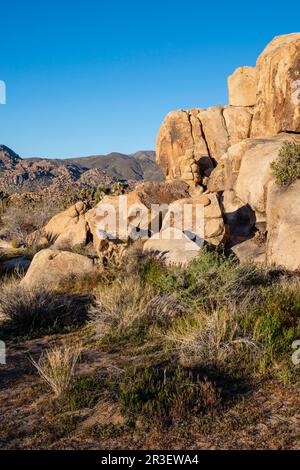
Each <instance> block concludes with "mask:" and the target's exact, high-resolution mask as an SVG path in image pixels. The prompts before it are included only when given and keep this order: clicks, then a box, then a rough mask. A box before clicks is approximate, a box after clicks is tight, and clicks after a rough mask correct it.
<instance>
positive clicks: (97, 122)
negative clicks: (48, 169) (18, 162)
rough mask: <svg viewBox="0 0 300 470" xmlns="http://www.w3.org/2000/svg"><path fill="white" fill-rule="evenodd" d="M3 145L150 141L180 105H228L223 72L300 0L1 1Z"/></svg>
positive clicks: (282, 24)
mask: <svg viewBox="0 0 300 470" xmlns="http://www.w3.org/2000/svg"><path fill="white" fill-rule="evenodd" d="M0 15H1V44H0V55H1V60H0V80H4V81H5V82H6V85H7V104H6V105H3V106H0V143H3V144H6V145H8V146H9V147H11V148H13V149H14V150H15V151H16V152H17V153H19V154H20V155H21V156H48V157H59V156H81V155H89V154H97V153H108V152H111V151H120V152H125V153H126V152H133V151H136V150H139V149H154V147H155V139H156V134H157V131H158V128H159V126H160V124H161V121H162V120H163V118H164V116H165V115H166V113H167V112H169V111H170V110H172V109H179V108H190V107H207V106H212V105H217V104H225V103H226V102H227V84H226V78H227V76H228V75H229V74H231V73H232V72H233V70H234V69H235V68H236V67H238V66H241V65H254V64H255V60H256V58H257V56H258V54H259V53H260V52H261V50H262V49H263V48H264V46H265V45H266V44H267V43H268V42H269V41H270V40H271V39H272V38H273V37H274V36H275V35H278V34H285V33H289V32H297V31H299V30H300V23H299V18H300V2H299V0H298V1H294V0H289V1H288V2H286V3H284V2H282V0H281V1H280V2H276V1H265V0H260V1H256V0H254V1H251V2H250V1H245V2H243V1H238V2H225V1H222V2H221V1H209V0H205V1H201V0H190V1H183V0H181V1H178V0H161V1H157V0H140V1H131V0H127V1H125V0H123V1H120V0H115V1H112V0H111V1H110V2H109V1H101V0H98V1H96V0H84V1H83V0H73V1H72V2H71V1H67V0H61V1H57V0H51V1H50V0H49V1H41V0H40V1H37V0H36V1H34V0H29V1H26V0H22V1H16V0H15V1H13V2H12V1H3V0H0Z"/></svg>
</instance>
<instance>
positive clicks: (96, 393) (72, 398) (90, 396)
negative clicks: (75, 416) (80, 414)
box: [68, 376, 103, 410]
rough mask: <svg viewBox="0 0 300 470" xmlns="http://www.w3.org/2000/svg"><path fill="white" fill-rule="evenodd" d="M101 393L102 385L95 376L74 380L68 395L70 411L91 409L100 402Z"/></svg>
mask: <svg viewBox="0 0 300 470" xmlns="http://www.w3.org/2000/svg"><path fill="white" fill-rule="evenodd" d="M102 391H103V384H102V383H101V381H100V379H99V378H98V377H96V376H88V377H81V378H78V379H76V380H75V382H74V384H73V386H72V387H71V389H70V391H69V394H68V404H69V407H70V409H71V410H79V409H81V408H93V407H94V406H95V405H96V404H97V403H98V401H99V400H100V397H101V392H102Z"/></svg>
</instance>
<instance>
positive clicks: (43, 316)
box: [0, 282, 86, 336]
mask: <svg viewBox="0 0 300 470" xmlns="http://www.w3.org/2000/svg"><path fill="white" fill-rule="evenodd" d="M85 308H86V307H85V299H82V298H80V297H78V296H77V297H76V296H72V295H68V294H63V293H58V292H50V291H48V290H45V289H43V288H39V289H28V288H25V287H22V286H20V285H18V284H17V283H14V282H13V283H8V284H6V285H4V286H3V287H2V288H1V290H0V311H1V313H2V314H3V315H4V316H5V318H7V319H8V326H9V328H10V329H12V330H13V331H15V332H16V333H17V334H20V335H30V336H35V335H39V334H42V333H53V334H54V333H59V332H62V331H67V330H69V329H72V328H74V327H76V326H79V325H80V324H82V322H83V321H84V317H85Z"/></svg>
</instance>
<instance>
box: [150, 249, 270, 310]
mask: <svg viewBox="0 0 300 470" xmlns="http://www.w3.org/2000/svg"><path fill="white" fill-rule="evenodd" d="M264 282H266V277H265V275H264V273H263V272H261V271H260V270H259V268H257V267H256V266H254V265H251V264H249V265H248V264H239V263H238V261H237V260H236V259H234V258H233V257H226V256H225V255H222V254H219V253H217V252H215V251H209V250H207V249H203V250H201V251H200V252H199V255H198V256H197V258H196V259H195V260H193V261H192V262H191V263H189V264H188V266H186V267H184V268H180V267H173V268H170V269H169V270H168V271H167V272H166V273H163V272H161V273H160V275H159V276H158V278H157V280H156V285H157V287H158V288H160V290H161V291H164V292H168V293H172V292H174V293H176V295H177V298H178V299H179V300H180V301H182V302H183V303H184V304H185V305H186V306H187V307H189V308H192V309H193V310H195V311H198V310H199V309H200V308H203V307H204V308H205V309H208V310H214V309H215V308H216V307H218V306H221V307H223V306H224V304H225V303H226V304H229V303H234V302H237V301H239V300H244V299H245V296H246V294H247V293H249V292H250V291H251V289H252V288H253V286H255V285H256V284H259V283H264Z"/></svg>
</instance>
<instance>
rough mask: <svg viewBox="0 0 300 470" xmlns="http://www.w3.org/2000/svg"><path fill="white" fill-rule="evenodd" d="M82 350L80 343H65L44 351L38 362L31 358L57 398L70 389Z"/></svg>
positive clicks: (63, 395) (64, 394)
mask: <svg viewBox="0 0 300 470" xmlns="http://www.w3.org/2000/svg"><path fill="white" fill-rule="evenodd" d="M81 351H82V347H81V345H79V344H77V345H76V344H75V345H71V344H64V345H63V346H62V347H58V346H55V347H53V348H51V349H49V350H47V351H46V352H44V353H42V355H41V357H40V358H39V360H38V361H37V362H36V361H35V360H34V359H33V358H31V362H32V364H33V365H34V367H35V368H36V369H37V371H38V373H39V375H40V376H41V377H42V379H43V380H44V381H45V382H46V383H47V384H48V385H49V387H50V388H51V390H52V391H53V393H54V397H55V398H63V397H65V396H66V395H67V393H68V391H69V390H70V387H71V384H72V379H73V377H74V373H75V366H76V364H77V361H78V359H79V356H80V354H81Z"/></svg>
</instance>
